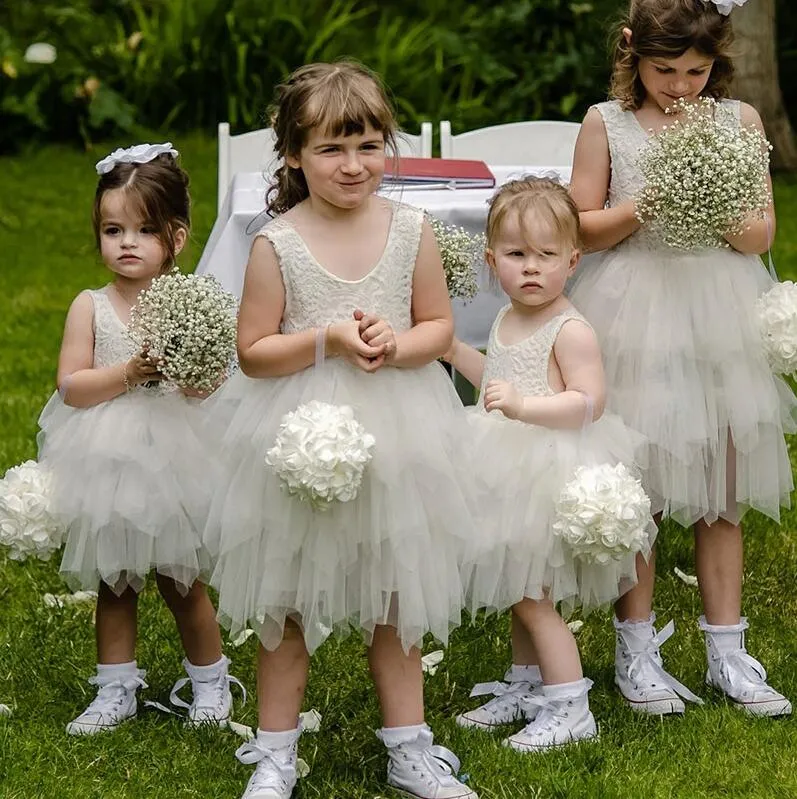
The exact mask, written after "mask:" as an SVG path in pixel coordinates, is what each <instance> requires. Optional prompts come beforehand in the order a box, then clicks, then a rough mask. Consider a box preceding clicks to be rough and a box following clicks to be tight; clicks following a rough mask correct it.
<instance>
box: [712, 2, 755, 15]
mask: <svg viewBox="0 0 797 799" xmlns="http://www.w3.org/2000/svg"><path fill="white" fill-rule="evenodd" d="M703 2H704V3H709V2H710V3H714V5H715V6H716V7H717V11H719V12H720V14H722V15H723V16H725V17H727V16H728V15H729V14H730V13H731V11H733V8H734V6H739V8H741V7H742V6H743V5H744V4H745V3H746V2H747V0H703Z"/></svg>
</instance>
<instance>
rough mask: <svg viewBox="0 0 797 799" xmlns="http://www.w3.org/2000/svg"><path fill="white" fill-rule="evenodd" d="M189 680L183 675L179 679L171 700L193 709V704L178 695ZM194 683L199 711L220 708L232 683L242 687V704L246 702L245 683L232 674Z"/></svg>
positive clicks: (173, 688) (174, 703)
mask: <svg viewBox="0 0 797 799" xmlns="http://www.w3.org/2000/svg"><path fill="white" fill-rule="evenodd" d="M189 682H191V678H190V677H182V678H181V679H179V680H177V682H176V683H175V684H174V686H173V687H172V692H171V693H170V694H169V701H170V702H171V703H172V705H174V706H175V707H182V708H185V709H186V710H190V709H191V705H190V704H188V702H186V701H184V700H183V699H181V698H180V697H179V696H178V694H179V693H180V691H181V690H182V689H183V688H185V686H186V685H188V683H189ZM192 685H193V690H194V706H195V711H199V710H200V709H202V708H204V709H207V710H210V711H211V712H212V711H215V710H218V709H219V708H220V707H221V705H222V697H223V696H224V690H225V688H227V686H230V685H237V686H238V687H239V688H240V689H241V695H242V696H243V702H242V704H244V705H245V704H246V688H245V687H244V686H243V683H242V682H241V681H240V680H239V679H238V678H237V677H233V676H232V674H227V673H222V674H220V675H219V676H218V677H217V678H216V679H214V680H207V681H202V682H200V681H199V680H196V681H194V682H193V684H192Z"/></svg>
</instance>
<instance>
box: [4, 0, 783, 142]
mask: <svg viewBox="0 0 797 799" xmlns="http://www.w3.org/2000/svg"><path fill="white" fill-rule="evenodd" d="M779 2H780V5H781V7H784V8H785V7H786V0H779ZM624 5H625V2H624V0H592V1H591V2H588V1H585V2H576V0H502V1H501V2H496V3H492V4H490V3H485V2H484V0H266V2H264V1H263V0H71V2H69V3H68V4H67V0H60V2H59V0H4V2H3V4H2V6H0V113H2V124H1V125H0V152H2V151H4V150H9V149H11V148H13V147H16V146H18V145H19V143H21V142H25V141H29V140H31V139H36V138H40V139H41V138H47V139H56V140H82V141H83V142H84V143H85V144H88V143H90V141H91V140H92V139H93V138H99V137H110V136H115V137H120V136H122V134H127V136H126V138H136V137H137V136H140V135H146V134H144V133H142V131H141V130H140V128H147V129H167V130H174V131H181V130H186V129H195V128H202V129H205V130H208V131H212V130H213V129H214V128H215V125H216V124H217V123H218V122H219V121H222V120H227V121H229V122H230V123H231V125H232V127H233V129H234V130H246V129H251V128H253V127H259V126H261V125H262V124H263V123H264V120H265V111H266V107H267V105H268V103H269V102H270V100H271V96H272V91H273V87H274V85H275V84H276V83H278V82H279V81H280V80H282V79H283V78H284V77H285V75H286V74H287V73H288V72H290V71H291V70H292V69H294V68H295V67H297V66H299V65H301V64H303V63H307V62H310V61H321V60H333V59H336V58H340V57H344V56H351V57H354V58H357V59H359V60H361V61H362V62H364V63H366V64H368V65H369V66H371V67H372V68H374V69H375V70H377V71H378V72H379V73H380V74H381V75H382V76H383V77H384V79H385V82H386V83H387V85H388V86H389V87H390V89H391V90H392V92H393V94H394V97H395V100H396V105H397V107H398V111H399V118H400V122H401V124H402V126H404V127H406V128H407V129H408V130H416V129H417V127H418V125H419V123H420V122H421V121H422V120H425V119H434V120H438V119H446V118H447V119H450V120H451V122H452V125H453V127H454V129H455V130H462V129H467V128H471V127H477V126H480V125H485V124H490V123H494V122H495V121H496V120H501V121H505V122H509V121H513V120H518V119H535V118H547V119H563V118H564V119H580V118H581V116H582V115H583V113H584V111H585V109H586V107H587V106H588V105H589V104H590V103H592V102H595V101H596V100H599V99H601V98H602V97H603V96H605V93H606V85H607V81H608V58H607V23H608V21H609V20H610V19H611V18H612V17H613V16H614V15H615V12H617V10H618V8H622V7H623V6H624ZM783 13H784V14H785V13H790V14H792V16H794V12H793V11H791V10H789V11H788V12H787V11H785V10H784V12H783ZM792 27H793V26H792ZM788 29H789V26H788V25H781V26H780V30H781V31H787V30H788ZM782 35H783V36H784V46H785V47H786V48H787V49H788V48H791V49H790V50H789V53H790V54H791V55H790V56H789V57H792V58H793V59H794V56H793V53H794V51H795V48H797V42H795V40H794V36H793V34H788V33H783V34H782ZM789 36H791V39H789V38H788V37H789ZM34 42H46V43H49V44H51V45H53V46H55V48H56V50H57V54H58V55H57V58H56V60H55V61H54V62H53V63H51V64H38V63H29V62H28V61H26V60H25V51H26V49H27V48H28V46H29V45H30V44H32V43H34Z"/></svg>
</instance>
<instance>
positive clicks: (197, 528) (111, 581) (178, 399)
mask: <svg viewBox="0 0 797 799" xmlns="http://www.w3.org/2000/svg"><path fill="white" fill-rule="evenodd" d="M201 413H202V410H201V408H200V407H199V405H198V403H197V402H195V401H189V400H186V399H185V398H184V397H183V396H182V395H181V394H178V393H176V392H175V393H172V394H165V395H161V396H148V395H146V394H145V393H144V392H134V393H131V394H128V395H124V396H121V397H118V398H116V399H113V400H111V401H109V402H103V403H101V404H99V405H95V406H93V407H91V408H72V407H69V406H67V405H65V404H64V403H63V402H62V401H61V398H60V397H59V396H58V395H57V394H55V395H53V396H52V397H51V398H50V401H49V402H48V403H47V405H46V407H45V408H44V410H43V411H42V414H41V418H40V419H39V425H40V427H41V432H40V434H39V458H40V461H41V462H42V463H43V464H44V465H46V466H47V467H48V468H49V469H50V470H51V471H52V474H53V486H54V489H53V490H54V494H53V505H54V509H55V511H56V513H57V515H58V517H59V518H60V520H61V521H62V523H63V524H64V525H65V527H66V528H67V539H66V547H65V551H64V556H63V560H62V563H61V572H62V574H63V575H64V577H65V579H66V580H67V582H68V584H69V585H70V586H71V587H72V588H84V589H96V588H97V587H98V585H99V583H100V581H103V582H105V583H106V584H107V585H108V586H110V587H111V588H112V589H113V590H114V591H115V592H117V593H119V594H121V592H122V591H124V590H125V589H126V588H127V587H128V586H129V587H132V588H133V589H135V590H136V591H139V590H140V589H141V588H142V587H143V585H144V581H145V578H146V576H147V575H148V574H149V572H150V571H152V570H153V569H155V570H156V571H158V572H159V573H160V574H163V575H165V576H167V577H170V578H172V579H174V580H175V581H176V582H177V583H178V587H179V588H180V589H181V590H185V591H187V590H188V588H190V586H191V585H192V584H193V583H194V581H195V580H196V579H197V578H198V577H200V576H202V575H205V576H208V574H207V573H208V572H209V570H210V561H209V558H208V556H207V553H206V550H205V549H204V547H203V546H202V543H201V536H200V533H201V530H202V527H203V526H204V522H205V519H206V518H207V510H208V506H209V504H210V496H211V493H212V490H213V487H214V483H215V480H214V465H213V461H212V460H211V458H210V455H209V453H208V451H207V449H206V448H205V446H204V444H203V441H202V439H201V435H200V434H201V423H200V415H201Z"/></svg>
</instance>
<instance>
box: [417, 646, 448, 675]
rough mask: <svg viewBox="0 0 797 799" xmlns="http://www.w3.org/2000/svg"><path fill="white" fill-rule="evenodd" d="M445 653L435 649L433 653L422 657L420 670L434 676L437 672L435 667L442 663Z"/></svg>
mask: <svg viewBox="0 0 797 799" xmlns="http://www.w3.org/2000/svg"><path fill="white" fill-rule="evenodd" d="M444 655H445V653H444V652H443V650H442V649H436V650H435V651H434V652H430V653H429V654H428V655H424V656H423V657H422V658H421V668H422V669H423V670H424V671H425V672H426V673H427V674H435V673H436V672H437V667H438V666H439V665H440V663H442V661H443V657H444Z"/></svg>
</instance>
